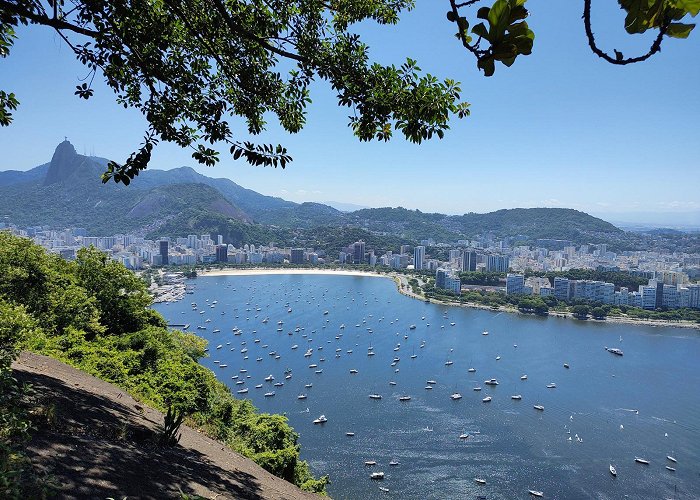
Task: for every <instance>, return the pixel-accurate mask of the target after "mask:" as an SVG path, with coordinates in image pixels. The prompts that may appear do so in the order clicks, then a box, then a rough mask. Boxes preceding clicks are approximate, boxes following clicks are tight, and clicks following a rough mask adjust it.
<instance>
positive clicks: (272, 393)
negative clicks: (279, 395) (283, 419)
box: [265, 391, 275, 398]
mask: <svg viewBox="0 0 700 500" xmlns="http://www.w3.org/2000/svg"><path fill="white" fill-rule="evenodd" d="M274 395H275V391H270V392H266V393H265V397H266V398H271V397H272V396H274Z"/></svg>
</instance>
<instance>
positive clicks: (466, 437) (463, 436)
mask: <svg viewBox="0 0 700 500" xmlns="http://www.w3.org/2000/svg"><path fill="white" fill-rule="evenodd" d="M459 439H469V434H468V433H466V432H464V433H462V434H460V435H459Z"/></svg>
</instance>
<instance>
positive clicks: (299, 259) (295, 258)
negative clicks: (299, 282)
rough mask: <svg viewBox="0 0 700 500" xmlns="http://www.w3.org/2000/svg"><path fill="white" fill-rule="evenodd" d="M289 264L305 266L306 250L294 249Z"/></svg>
mask: <svg viewBox="0 0 700 500" xmlns="http://www.w3.org/2000/svg"><path fill="white" fill-rule="evenodd" d="M289 262H290V263H292V264H303V263H304V249H303V248H292V250H291V253H290V256H289Z"/></svg>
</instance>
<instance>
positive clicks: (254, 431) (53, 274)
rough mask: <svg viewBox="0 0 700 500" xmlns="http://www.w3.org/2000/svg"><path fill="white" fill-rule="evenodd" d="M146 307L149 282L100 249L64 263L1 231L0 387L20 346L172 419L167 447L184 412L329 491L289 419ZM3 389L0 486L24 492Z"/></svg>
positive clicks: (270, 464) (300, 481)
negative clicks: (248, 396)
mask: <svg viewBox="0 0 700 500" xmlns="http://www.w3.org/2000/svg"><path fill="white" fill-rule="evenodd" d="M149 304H150V297H149V296H148V294H147V292H146V285H145V283H144V281H142V280H141V279H139V278H137V277H136V276H135V275H134V274H133V273H131V272H130V271H128V270H127V269H125V268H124V267H123V266H122V265H121V264H119V263H116V262H114V261H111V260H110V259H108V258H107V257H106V255H105V254H103V253H101V252H99V251H97V250H95V249H92V248H90V249H83V250H81V251H80V252H79V254H78V258H77V259H76V261H74V262H67V261H64V260H63V259H61V258H59V257H57V256H55V255H49V254H46V253H45V252H44V250H43V249H41V248H40V247H38V246H36V245H34V244H33V243H31V241H29V240H27V239H24V238H18V237H14V236H11V235H9V234H8V233H6V232H0V347H1V348H2V358H0V360H1V361H2V364H0V367H1V368H2V372H1V373H2V375H3V377H2V378H1V379H0V383H2V384H5V385H6V384H8V383H11V381H10V382H8V380H9V379H8V378H7V376H8V374H9V363H10V360H11V359H12V358H13V357H14V355H16V353H17V351H18V349H20V348H23V349H29V350H32V351H34V352H38V353H41V354H46V355H49V356H53V357H55V358H57V359H59V360H61V361H64V362H66V363H68V364H71V365H73V366H75V367H77V368H79V369H82V370H84V371H86V372H88V373H91V374H93V375H95V376H97V377H99V378H102V379H104V380H106V381H108V382H111V383H114V384H116V385H118V386H120V387H122V388H123V389H124V390H126V391H128V392H129V393H131V394H132V395H134V396H135V397H137V398H138V399H140V400H142V401H144V402H146V403H148V404H150V405H152V406H154V407H156V408H158V409H160V410H161V411H163V412H166V411H167V412H170V413H169V415H170V416H171V418H170V420H169V422H168V426H167V429H165V431H166V440H167V441H169V442H171V443H172V439H173V438H174V439H177V438H176V432H177V425H175V424H177V420H178V418H179V415H187V416H188V417H187V421H188V422H189V423H190V424H191V425H194V426H197V427H199V428H201V429H202V430H204V431H206V432H207V433H208V434H209V435H211V436H212V437H214V438H216V439H218V440H220V441H222V442H224V443H225V444H226V445H228V446H229V447H231V448H232V449H233V450H235V451H238V452H240V453H241V454H243V455H245V456H247V457H250V458H252V459H253V460H255V461H256V462H257V463H258V464H260V465H261V466H263V467H264V468H265V469H267V470H268V471H270V472H271V473H273V474H275V475H277V476H279V477H282V478H283V479H286V480H288V481H290V482H293V483H295V484H297V485H298V486H300V487H302V488H303V489H306V490H309V491H317V492H323V491H324V489H325V485H326V483H327V481H328V479H327V477H323V478H320V479H314V478H313V477H312V475H311V473H310V472H309V468H308V465H307V464H306V462H304V461H302V460H300V459H299V445H298V444H297V434H296V433H295V432H294V431H293V430H292V429H291V428H290V427H289V425H288V423H287V419H286V418H285V417H283V416H280V415H269V414H260V413H258V412H257V411H256V409H255V408H254V407H253V405H252V404H251V403H250V402H249V401H241V400H237V399H235V398H234V397H233V396H232V394H231V393H230V391H229V389H228V388H227V387H226V386H225V385H224V384H222V383H221V382H219V381H217V380H216V377H215V376H214V374H213V373H212V372H211V371H210V370H208V369H206V368H204V367H203V366H202V365H200V364H199V363H198V360H199V359H200V358H201V357H203V356H204V355H205V351H204V349H205V346H206V343H205V341H203V340H201V339H200V338H199V337H197V336H195V335H193V334H187V333H182V332H178V331H174V332H171V331H168V330H167V328H166V327H165V320H164V319H163V318H162V317H161V316H160V315H159V314H158V313H156V312H154V311H153V310H151V309H149V308H148V307H147V306H148V305H149ZM5 385H3V387H2V389H3V390H2V392H0V395H2V396H1V397H2V399H1V400H0V404H1V405H3V411H2V414H1V415H2V417H0V428H1V429H0V430H1V433H0V435H1V436H2V445H1V446H2V455H0V458H2V457H7V456H9V457H10V459H9V462H8V459H7V458H3V462H2V464H1V465H2V469H1V470H2V471H5V472H2V477H1V479H2V481H4V482H6V483H7V482H10V483H11V486H9V487H8V488H10V487H11V488H15V490H16V491H18V492H24V491H25V489H26V488H25V486H24V483H22V482H21V480H20V479H15V478H17V477H21V475H19V476H18V473H17V472H16V471H17V470H19V471H20V472H21V471H22V468H21V467H22V466H21V464H18V459H16V458H12V457H16V456H18V455H16V454H14V451H13V450H21V445H22V440H23V439H25V438H26V436H27V435H28V434H27V433H28V430H27V428H26V424H23V422H24V421H23V420H22V415H21V411H20V409H19V408H20V407H19V406H18V403H17V400H16V397H14V396H12V395H13V394H16V391H14V392H13V390H6V389H5ZM10 389H11V388H10ZM13 398H14V399H13ZM20 462H21V461H20ZM0 484H2V483H0ZM8 491H10V490H8Z"/></svg>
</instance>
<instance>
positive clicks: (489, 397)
mask: <svg viewBox="0 0 700 500" xmlns="http://www.w3.org/2000/svg"><path fill="white" fill-rule="evenodd" d="M481 401H482V402H484V403H490V402H491V396H486V397H485V398H484V399H482V400H481Z"/></svg>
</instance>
